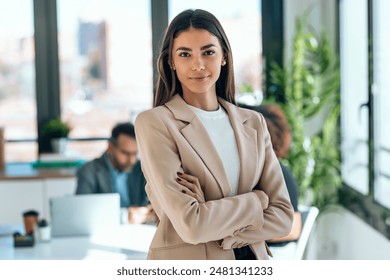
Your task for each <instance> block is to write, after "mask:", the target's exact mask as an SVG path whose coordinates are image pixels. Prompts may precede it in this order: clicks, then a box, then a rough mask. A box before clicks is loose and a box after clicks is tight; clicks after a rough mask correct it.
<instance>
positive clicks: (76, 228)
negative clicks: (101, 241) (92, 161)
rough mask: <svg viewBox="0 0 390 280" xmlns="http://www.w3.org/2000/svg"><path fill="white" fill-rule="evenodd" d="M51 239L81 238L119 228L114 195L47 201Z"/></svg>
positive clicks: (116, 197) (60, 198)
mask: <svg viewBox="0 0 390 280" xmlns="http://www.w3.org/2000/svg"><path fill="white" fill-rule="evenodd" d="M50 212H51V224H52V236H83V235H84V236H85V235H93V234H96V233H100V232H102V231H109V230H112V229H113V228H115V227H117V226H119V225H120V199H119V194H117V193H107V194H83V195H73V196H64V197H55V198H51V200H50Z"/></svg>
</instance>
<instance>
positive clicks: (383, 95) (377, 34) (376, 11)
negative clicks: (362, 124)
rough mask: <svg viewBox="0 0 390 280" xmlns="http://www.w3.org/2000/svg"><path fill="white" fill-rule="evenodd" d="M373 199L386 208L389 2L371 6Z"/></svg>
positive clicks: (389, 178)
mask: <svg viewBox="0 0 390 280" xmlns="http://www.w3.org/2000/svg"><path fill="white" fill-rule="evenodd" d="M373 3H374V5H373V54H374V55H373V64H374V68H373V71H374V73H373V77H374V88H373V90H374V92H373V94H374V101H375V103H374V114H375V115H374V119H375V127H374V128H375V131H376V134H375V139H376V141H375V153H374V155H375V158H376V161H375V164H376V173H375V191H374V196H375V199H376V200H377V201H378V202H379V203H381V204H383V205H385V206H386V207H388V208H390V169H389V166H390V125H389V121H388V120H389V119H390V80H389V77H390V53H389V50H390V36H389V32H388V26H390V18H389V16H388V15H387V12H388V11H389V10H390V2H389V1H387V0H376V1H374V2H373Z"/></svg>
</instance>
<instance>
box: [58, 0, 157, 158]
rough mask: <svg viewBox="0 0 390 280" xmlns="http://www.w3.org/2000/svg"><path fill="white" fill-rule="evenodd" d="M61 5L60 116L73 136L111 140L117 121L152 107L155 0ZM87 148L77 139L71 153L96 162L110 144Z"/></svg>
mask: <svg viewBox="0 0 390 280" xmlns="http://www.w3.org/2000/svg"><path fill="white" fill-rule="evenodd" d="M57 3H58V36H59V38H58V40H59V59H60V76H61V77H60V78H61V115H62V116H61V117H62V119H64V120H65V121H68V122H69V123H70V125H71V126H72V127H73V129H72V131H71V134H70V137H71V138H79V139H80V138H102V137H103V138H104V137H109V136H110V132H111V129H112V127H113V126H114V125H115V124H116V123H117V122H123V121H134V118H135V116H136V114H137V113H139V112H140V111H143V110H145V109H148V108H151V107H152V98H153V73H152V71H153V69H152V31H151V18H150V1H123V0H105V1H90V0H82V1H80V0H71V1H69V0H59V1H58V2H57ZM85 146H86V143H85V142H84V143H82V142H78V141H72V142H70V143H69V145H68V149H71V150H75V151H77V152H79V153H82V155H83V156H84V157H86V158H91V157H94V156H96V155H97V153H98V152H97V151H99V150H102V149H104V148H105V146H106V142H105V141H93V142H88V147H89V149H88V150H86V149H85ZM88 151H90V152H88Z"/></svg>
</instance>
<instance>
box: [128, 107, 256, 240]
mask: <svg viewBox="0 0 390 280" xmlns="http://www.w3.org/2000/svg"><path fill="white" fill-rule="evenodd" d="M160 112H161V111H160ZM169 121H170V120H169ZM172 121H173V120H172ZM166 122H167V121H166ZM172 129H177V128H176V127H174V128H172ZM135 131H136V136H137V142H138V147H139V151H140V156H141V163H142V170H143V172H144V175H145V178H146V181H147V184H148V187H149V189H150V191H151V192H153V196H154V197H156V198H157V203H158V204H159V205H158V206H159V208H160V209H163V211H164V213H165V214H166V216H167V217H168V218H169V220H170V221H171V223H172V225H173V227H174V228H175V230H176V232H177V233H178V234H179V236H180V237H181V238H182V239H183V241H184V242H187V243H190V244H198V243H205V242H209V241H216V240H221V239H222V238H224V237H227V236H233V235H234V234H236V233H237V232H239V231H240V230H243V229H244V228H250V227H255V228H260V227H261V226H262V224H263V218H262V217H263V209H262V207H261V203H260V201H259V199H258V197H257V195H256V194H255V193H254V192H249V193H245V194H241V195H237V196H234V197H227V198H223V199H220V200H212V201H206V202H204V203H199V202H198V201H197V200H196V199H195V198H193V197H192V196H190V195H188V194H186V193H184V192H182V191H183V190H184V189H185V188H184V187H183V186H182V185H180V184H179V183H177V182H176V178H177V172H183V169H182V166H181V161H180V153H179V151H178V147H177V145H176V141H175V138H174V137H173V136H172V135H171V131H170V130H169V129H168V127H167V125H166V124H165V123H164V122H163V121H162V119H161V116H159V115H158V114H157V113H156V112H155V111H154V110H150V111H147V112H143V113H141V114H139V115H138V117H137V119H136V121H135ZM178 133H180V132H178ZM249 211H250V212H252V211H254V212H255V213H259V214H258V215H250V214H248V212H249ZM252 213H253V212H252Z"/></svg>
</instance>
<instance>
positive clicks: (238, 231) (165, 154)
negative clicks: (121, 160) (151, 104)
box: [135, 94, 293, 260]
mask: <svg viewBox="0 0 390 280" xmlns="http://www.w3.org/2000/svg"><path fill="white" fill-rule="evenodd" d="M218 101H219V102H220V104H221V105H222V106H223V108H225V110H226V111H227V113H228V115H229V119H230V122H231V124H232V127H233V130H234V133H235V135H236V140H237V141H236V142H237V146H238V151H239V156H240V179H239V186H238V195H236V196H233V197H229V194H230V186H229V182H228V177H227V175H226V172H225V169H224V167H223V163H222V161H221V159H220V157H219V155H218V152H217V150H216V149H215V147H214V145H213V143H212V141H211V139H210V138H209V136H208V133H207V131H206V129H205V128H204V126H203V125H202V122H201V121H200V119H199V118H198V116H197V115H196V114H195V113H194V112H193V111H192V110H191V109H190V108H189V107H188V105H187V104H186V103H185V101H184V100H183V99H182V97H181V96H180V95H179V94H176V95H175V96H174V97H173V98H172V99H171V100H170V101H169V102H167V103H166V104H165V105H164V106H159V107H156V108H153V109H151V110H148V111H145V112H142V113H141V114H139V115H138V117H137V119H136V121H135V129H136V135H137V142H138V146H139V150H140V156H141V164H142V170H143V172H144V175H145V178H146V181H147V184H146V191H147V194H148V197H149V199H150V201H151V203H152V206H153V207H154V209H155V211H156V213H157V215H158V217H159V218H160V223H159V224H158V227H157V230H156V234H155V236H154V238H153V240H152V243H151V245H150V249H149V253H148V259H165V260H167V259H187V260H188V259H198V260H206V259H234V252H233V250H232V249H233V248H240V247H242V246H246V245H250V248H251V249H252V251H253V252H254V253H255V255H256V257H257V259H268V254H269V250H268V248H267V246H266V244H265V241H264V240H267V239H270V238H277V237H283V236H286V235H288V233H289V232H290V230H291V226H292V219H293V208H292V206H291V203H290V199H289V195H288V192H287V188H286V185H285V182H284V179H283V175H282V171H281V168H280V165H279V162H278V160H277V158H276V156H275V154H274V152H273V149H272V145H271V141H270V136H269V134H268V130H267V128H266V124H265V121H264V118H263V117H262V116H261V115H260V114H259V113H257V112H254V111H251V110H247V109H243V108H239V107H237V106H235V105H233V104H231V103H229V102H227V101H225V100H224V99H221V98H219V100H218ZM177 172H185V173H188V174H191V175H193V176H196V177H197V178H198V179H199V181H200V185H201V186H202V190H203V193H204V196H205V201H206V202H204V203H198V201H197V200H196V199H194V198H193V197H191V196H190V195H188V194H185V193H183V192H182V190H183V189H184V187H183V186H182V185H180V184H179V183H177V182H176V180H175V179H176V178H177V175H176V173H177ZM253 189H261V190H262V191H264V193H265V194H266V195H267V196H268V199H269V205H268V208H266V209H263V207H262V204H261V203H260V199H259V197H258V195H256V193H255V192H253V191H252V190H253Z"/></svg>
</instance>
